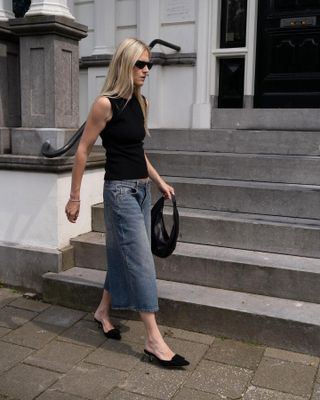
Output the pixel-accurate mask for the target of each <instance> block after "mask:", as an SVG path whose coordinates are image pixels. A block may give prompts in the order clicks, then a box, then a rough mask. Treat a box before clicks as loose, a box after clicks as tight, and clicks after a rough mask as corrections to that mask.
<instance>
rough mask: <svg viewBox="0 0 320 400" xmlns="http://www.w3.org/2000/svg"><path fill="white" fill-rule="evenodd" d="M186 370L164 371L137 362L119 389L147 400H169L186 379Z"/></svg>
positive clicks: (153, 365) (163, 369) (187, 373)
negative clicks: (149, 399)
mask: <svg viewBox="0 0 320 400" xmlns="http://www.w3.org/2000/svg"><path fill="white" fill-rule="evenodd" d="M189 375H190V373H189V372H188V371H187V370H184V369H179V370H172V369H165V368H161V367H159V366H158V365H156V364H151V363H149V362H139V363H138V364H137V365H136V366H135V368H134V369H133V370H132V371H131V372H130V375H129V377H128V379H127V380H126V381H125V382H124V383H123V384H121V385H119V387H120V388H121V389H123V390H125V391H129V392H134V393H138V394H141V395H143V396H146V397H147V398H156V399H164V400H166V399H171V398H172V396H173V395H174V393H175V392H176V391H177V390H178V389H179V387H180V386H181V385H182V384H183V383H184V381H185V380H186V379H187V378H188V376H189Z"/></svg>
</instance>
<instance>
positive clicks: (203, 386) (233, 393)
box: [186, 360, 253, 399]
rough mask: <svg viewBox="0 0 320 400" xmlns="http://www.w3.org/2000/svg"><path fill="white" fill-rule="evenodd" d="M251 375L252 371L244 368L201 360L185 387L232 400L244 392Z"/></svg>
mask: <svg viewBox="0 0 320 400" xmlns="http://www.w3.org/2000/svg"><path fill="white" fill-rule="evenodd" d="M252 375H253V373H252V371H250V370H247V369H244V368H240V367H236V366H232V365H224V364H220V363H217V362H215V361H209V360H202V361H201V362H200V364H199V365H198V367H197V368H196V369H195V371H194V372H193V374H192V375H191V377H190V378H189V379H188V381H187V383H186V387H191V388H193V389H197V390H201V391H204V392H209V393H213V394H217V395H220V396H227V397H230V398H232V399H234V398H238V397H241V395H242V394H243V393H244V392H245V389H246V387H247V385H248V382H249V381H250V379H251V377H252Z"/></svg>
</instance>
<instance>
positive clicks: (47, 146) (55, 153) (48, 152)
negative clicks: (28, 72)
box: [41, 39, 181, 158]
mask: <svg viewBox="0 0 320 400" xmlns="http://www.w3.org/2000/svg"><path fill="white" fill-rule="evenodd" d="M156 44H161V45H162V46H165V47H169V48H170V49H173V50H176V51H180V50H181V47H179V46H177V45H175V44H173V43H169V42H166V41H165V40H162V39H154V40H152V42H150V44H149V47H150V49H152V48H153V47H154V46H155V45H156ZM85 124H86V123H85V122H84V123H83V124H82V125H81V126H80V128H79V129H78V130H77V132H76V133H75V134H74V135H73V136H72V138H71V139H70V140H69V141H68V142H67V143H66V144H65V145H64V146H63V147H61V148H60V149H57V150H54V149H52V148H51V143H50V141H49V140H46V141H45V142H44V143H43V145H42V147H41V153H42V155H43V156H44V157H47V158H55V157H59V156H62V155H63V154H65V153H66V152H67V151H69V150H70V149H71V148H72V147H73V146H74V145H75V144H76V143H77V142H78V141H79V140H80V138H81V136H82V133H83V131H84V127H85Z"/></svg>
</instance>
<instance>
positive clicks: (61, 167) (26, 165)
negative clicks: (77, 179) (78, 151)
mask: <svg viewBox="0 0 320 400" xmlns="http://www.w3.org/2000/svg"><path fill="white" fill-rule="evenodd" d="M74 158H75V157H74V156H71V157H57V158H46V157H40V156H23V155H14V154H1V155H0V170H20V171H35V172H49V173H63V172H67V171H71V170H72V166H73V162H74ZM104 164H105V154H104V152H103V150H102V149H101V150H100V149H99V148H98V149H95V150H94V151H93V152H92V153H91V154H90V156H89V158H88V161H87V166H86V169H96V168H103V167H104Z"/></svg>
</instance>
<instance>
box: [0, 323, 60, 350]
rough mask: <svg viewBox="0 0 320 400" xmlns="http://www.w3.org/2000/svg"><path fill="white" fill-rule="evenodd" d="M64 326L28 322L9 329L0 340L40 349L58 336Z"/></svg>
mask: <svg viewBox="0 0 320 400" xmlns="http://www.w3.org/2000/svg"><path fill="white" fill-rule="evenodd" d="M63 329H64V328H63V327H61V326H56V325H49V324H45V323H42V322H37V323H36V322H34V321H32V322H28V323H27V324H25V325H23V326H21V327H20V328H18V329H16V330H14V331H11V332H10V333H8V335H6V336H4V337H2V338H1V340H3V341H6V342H10V343H15V344H18V345H20V346H26V347H31V348H32V349H41V347H43V346H44V345H46V344H47V343H48V342H50V341H51V340H52V339H53V338H54V337H56V336H58V335H59V333H61V331H62V330H63Z"/></svg>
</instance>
